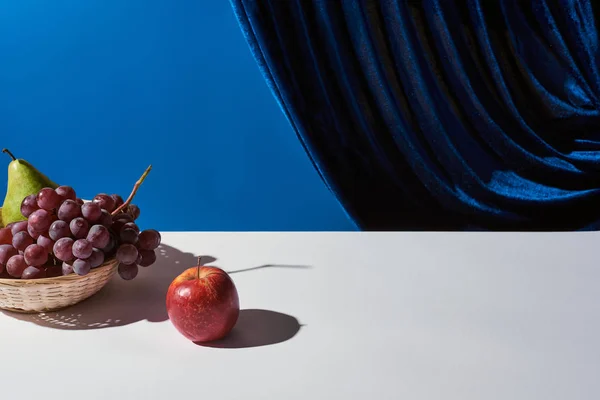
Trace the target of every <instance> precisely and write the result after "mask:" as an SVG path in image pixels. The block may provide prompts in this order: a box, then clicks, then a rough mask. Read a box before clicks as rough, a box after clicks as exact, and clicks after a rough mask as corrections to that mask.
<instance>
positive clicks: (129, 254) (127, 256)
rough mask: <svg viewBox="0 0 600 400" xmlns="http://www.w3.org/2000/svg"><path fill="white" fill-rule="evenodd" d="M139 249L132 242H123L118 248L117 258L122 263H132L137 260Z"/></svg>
mask: <svg viewBox="0 0 600 400" xmlns="http://www.w3.org/2000/svg"><path fill="white" fill-rule="evenodd" d="M137 256H138V251H137V249H136V248H135V246H134V245H132V244H128V243H126V244H122V245H121V247H119V250H117V260H119V261H120V262H121V263H122V264H132V263H134V262H135V260H137Z"/></svg>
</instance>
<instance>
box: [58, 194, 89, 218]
mask: <svg viewBox="0 0 600 400" xmlns="http://www.w3.org/2000/svg"><path fill="white" fill-rule="evenodd" d="M82 208H83V207H82V206H80V205H79V204H77V202H76V201H75V200H70V199H68V200H65V201H64V202H63V203H62V204H61V206H60V208H59V209H58V219H60V220H62V221H65V222H71V221H72V220H73V219H75V218H77V217H80V216H81V212H82Z"/></svg>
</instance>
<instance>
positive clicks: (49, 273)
mask: <svg viewBox="0 0 600 400" xmlns="http://www.w3.org/2000/svg"><path fill="white" fill-rule="evenodd" d="M61 275H62V268H61V267H60V266H56V267H55V266H51V267H46V278H54V277H57V276H61Z"/></svg>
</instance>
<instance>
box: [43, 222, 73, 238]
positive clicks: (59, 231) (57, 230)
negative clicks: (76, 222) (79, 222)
mask: <svg viewBox="0 0 600 400" xmlns="http://www.w3.org/2000/svg"><path fill="white" fill-rule="evenodd" d="M48 236H50V239H52V240H58V239H60V238H64V237H69V236H71V228H70V227H69V224H68V223H66V222H65V221H61V220H58V221H54V222H53V223H52V225H50V229H48Z"/></svg>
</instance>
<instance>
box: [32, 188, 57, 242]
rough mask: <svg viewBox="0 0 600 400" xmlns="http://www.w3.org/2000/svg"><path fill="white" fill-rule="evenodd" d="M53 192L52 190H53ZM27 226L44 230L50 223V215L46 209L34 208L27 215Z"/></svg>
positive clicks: (39, 230) (36, 229) (38, 230)
mask: <svg viewBox="0 0 600 400" xmlns="http://www.w3.org/2000/svg"><path fill="white" fill-rule="evenodd" d="M53 193H54V192H53ZM28 222H29V226H31V228H32V229H34V230H35V231H37V232H40V233H42V232H44V231H45V230H46V229H48V228H49V227H50V224H51V223H52V216H51V215H50V213H49V212H48V211H46V210H43V209H40V210H36V211H34V212H33V214H31V215H30V216H29V219H28Z"/></svg>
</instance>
